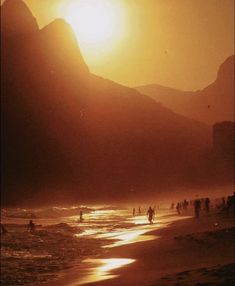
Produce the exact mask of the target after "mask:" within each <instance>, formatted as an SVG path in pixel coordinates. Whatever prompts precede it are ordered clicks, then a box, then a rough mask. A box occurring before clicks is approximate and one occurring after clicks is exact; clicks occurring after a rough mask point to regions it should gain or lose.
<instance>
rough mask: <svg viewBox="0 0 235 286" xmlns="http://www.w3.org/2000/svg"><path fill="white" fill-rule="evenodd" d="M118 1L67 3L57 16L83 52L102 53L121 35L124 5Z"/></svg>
mask: <svg viewBox="0 0 235 286" xmlns="http://www.w3.org/2000/svg"><path fill="white" fill-rule="evenodd" d="M121 2H122V1H117V0H68V1H64V4H63V6H62V7H61V9H60V10H61V11H60V14H62V16H63V17H64V18H65V20H66V21H67V22H68V23H70V24H71V26H72V28H73V30H74V32H75V33H76V35H77V39H78V42H79V44H80V46H81V48H82V50H83V52H84V51H85V53H89V51H88V50H90V51H91V50H92V49H93V51H95V50H96V51H97V52H99V53H100V52H101V53H104V52H105V51H108V49H110V48H111V49H112V48H113V47H114V46H115V45H117V43H118V42H119V41H120V40H121V37H122V36H123V34H124V18H125V17H124V13H123V11H124V10H123V2H122V5H121Z"/></svg>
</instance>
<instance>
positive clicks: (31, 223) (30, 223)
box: [27, 220, 35, 232]
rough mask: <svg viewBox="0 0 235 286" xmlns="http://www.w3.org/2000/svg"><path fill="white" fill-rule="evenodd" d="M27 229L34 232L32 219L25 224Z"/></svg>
mask: <svg viewBox="0 0 235 286" xmlns="http://www.w3.org/2000/svg"><path fill="white" fill-rule="evenodd" d="M27 229H28V231H29V232H34V231H35V224H34V223H33V221H32V220H30V221H29V224H28V225H27Z"/></svg>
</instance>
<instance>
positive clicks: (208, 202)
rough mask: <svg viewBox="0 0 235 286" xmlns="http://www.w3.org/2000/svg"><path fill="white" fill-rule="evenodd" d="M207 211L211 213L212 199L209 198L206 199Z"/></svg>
mask: <svg viewBox="0 0 235 286" xmlns="http://www.w3.org/2000/svg"><path fill="white" fill-rule="evenodd" d="M205 209H206V212H207V213H208V212H209V211H210V199H209V198H206V199H205Z"/></svg>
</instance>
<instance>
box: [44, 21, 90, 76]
mask: <svg viewBox="0 0 235 286" xmlns="http://www.w3.org/2000/svg"><path fill="white" fill-rule="evenodd" d="M40 42H41V44H43V45H44V47H45V48H46V49H47V50H46V51H45V52H49V53H50V54H51V57H52V58H53V56H56V57H57V59H59V61H60V62H63V63H64V64H66V63H69V64H70V68H72V67H73V66H74V65H75V66H79V70H80V71H81V70H83V71H86V72H88V71H89V70H88V67H87V65H86V63H85V61H84V59H83V57H82V55H81V51H80V48H79V45H78V42H77V38H76V35H75V33H74V31H73V29H72V27H71V26H70V25H69V24H68V23H67V22H66V21H65V20H64V19H56V20H54V21H53V22H51V23H50V24H48V25H47V26H46V27H44V28H43V29H42V30H40ZM69 59H72V60H69Z"/></svg>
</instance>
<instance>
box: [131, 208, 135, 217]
mask: <svg viewBox="0 0 235 286" xmlns="http://www.w3.org/2000/svg"><path fill="white" fill-rule="evenodd" d="M132 215H133V216H135V208H133V210H132Z"/></svg>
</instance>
